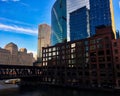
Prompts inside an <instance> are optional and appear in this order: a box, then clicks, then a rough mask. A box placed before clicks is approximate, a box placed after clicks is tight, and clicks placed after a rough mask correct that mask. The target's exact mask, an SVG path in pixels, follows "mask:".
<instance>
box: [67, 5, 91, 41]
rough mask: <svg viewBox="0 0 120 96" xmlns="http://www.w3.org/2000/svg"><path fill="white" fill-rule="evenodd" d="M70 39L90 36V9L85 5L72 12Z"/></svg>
mask: <svg viewBox="0 0 120 96" xmlns="http://www.w3.org/2000/svg"><path fill="white" fill-rule="evenodd" d="M69 23H70V40H71V41H74V40H79V39H84V38H87V37H90V30H89V10H88V9H87V8H86V6H85V7H82V8H79V9H77V10H76V11H73V12H72V13H70V22H69Z"/></svg>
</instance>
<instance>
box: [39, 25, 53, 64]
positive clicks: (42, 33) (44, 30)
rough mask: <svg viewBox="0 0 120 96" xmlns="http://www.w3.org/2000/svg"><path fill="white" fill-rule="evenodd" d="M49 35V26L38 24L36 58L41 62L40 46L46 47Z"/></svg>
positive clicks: (48, 42) (48, 43)
mask: <svg viewBox="0 0 120 96" xmlns="http://www.w3.org/2000/svg"><path fill="white" fill-rule="evenodd" d="M50 35H51V27H50V26H49V25H47V24H41V25H39V30H38V53H37V60H38V62H41V58H42V47H47V46H49V45H50Z"/></svg>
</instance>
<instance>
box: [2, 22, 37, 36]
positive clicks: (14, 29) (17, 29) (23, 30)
mask: <svg viewBox="0 0 120 96" xmlns="http://www.w3.org/2000/svg"><path fill="white" fill-rule="evenodd" d="M0 30H2V31H9V32H17V33H24V34H33V35H34V34H37V33H38V30H37V29H31V28H24V27H19V26H16V25H6V24H2V23H0Z"/></svg>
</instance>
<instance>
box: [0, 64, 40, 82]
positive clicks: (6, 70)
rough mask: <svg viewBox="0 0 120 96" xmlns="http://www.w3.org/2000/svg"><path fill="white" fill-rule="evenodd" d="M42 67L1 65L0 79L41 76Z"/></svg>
mask: <svg viewBox="0 0 120 96" xmlns="http://www.w3.org/2000/svg"><path fill="white" fill-rule="evenodd" d="M41 69H42V68H41V67H35V66H17V65H0V79H1V80H2V79H12V78H23V77H40V76H41V74H42V70H41Z"/></svg>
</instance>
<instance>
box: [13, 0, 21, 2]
mask: <svg viewBox="0 0 120 96" xmlns="http://www.w3.org/2000/svg"><path fill="white" fill-rule="evenodd" d="M12 1H13V2H18V1H20V0H12Z"/></svg>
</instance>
